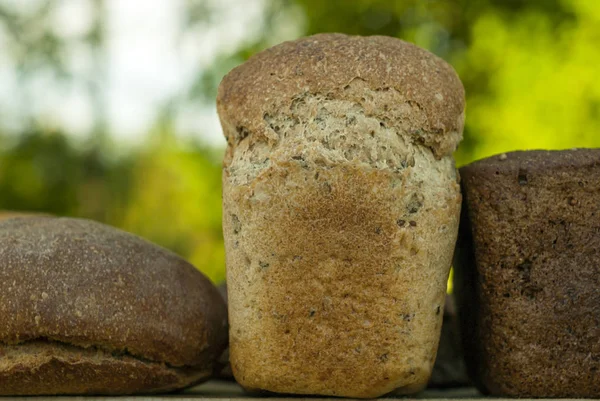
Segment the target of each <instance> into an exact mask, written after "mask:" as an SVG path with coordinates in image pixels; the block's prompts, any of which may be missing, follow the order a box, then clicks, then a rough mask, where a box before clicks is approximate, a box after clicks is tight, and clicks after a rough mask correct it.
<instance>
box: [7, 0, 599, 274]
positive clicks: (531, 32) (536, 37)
mask: <svg viewBox="0 0 600 401" xmlns="http://www.w3.org/2000/svg"><path fill="white" fill-rule="evenodd" d="M38 3H39V7H38V8H35V9H34V10H33V11H32V12H31V13H29V14H27V15H20V14H17V13H15V12H13V11H12V10H11V9H10V7H8V6H7V5H6V4H5V2H2V1H0V30H1V31H2V32H6V33H7V37H8V38H9V39H8V40H9V46H8V47H6V48H4V49H2V50H3V56H4V57H8V58H9V59H11V60H12V62H13V64H15V65H17V66H18V68H19V71H20V74H19V80H20V81H19V82H20V83H22V85H23V88H24V90H23V93H20V94H18V95H19V96H21V97H24V99H21V101H24V102H27V99H28V97H33V96H38V95H39V94H38V93H28V92H27V90H25V88H27V87H28V86H27V81H28V79H35V77H36V75H39V74H46V75H47V74H48V71H50V73H51V75H52V76H54V77H55V78H56V79H57V80H60V81H64V82H67V83H69V84H73V82H79V83H80V84H83V85H84V87H85V88H87V90H88V92H89V96H90V97H91V98H92V99H95V100H93V104H94V107H95V117H94V118H95V119H96V122H95V124H94V127H95V128H94V135H93V137H92V138H90V139H89V140H87V141H83V143H81V142H79V143H75V142H74V141H73V140H72V136H71V135H70V133H68V132H60V131H59V130H56V129H52V128H50V127H47V126H45V125H44V123H43V122H41V121H29V120H27V121H23V124H22V125H23V127H24V128H22V130H21V132H19V134H18V135H16V136H15V135H14V134H11V135H8V134H7V133H5V132H2V129H1V127H2V122H1V121H0V209H18V210H35V211H45V212H50V213H54V214H60V215H71V216H80V217H87V218H93V219H96V220H100V221H104V222H107V223H109V224H113V225H115V226H118V227H121V228H123V229H126V230H129V231H131V232H134V233H137V234H139V235H142V236H144V237H146V238H148V239H150V240H152V241H155V242H157V243H159V244H161V245H163V246H165V247H167V248H169V249H172V250H173V251H175V252H177V253H179V254H181V255H182V256H184V257H186V258H188V259H189V260H191V262H192V263H194V264H195V265H196V266H197V267H198V268H200V269H201V270H202V271H203V272H205V273H206V274H207V275H208V276H209V277H210V278H211V279H213V280H215V281H220V280H222V279H223V278H224V261H223V244H222V238H221V236H222V233H221V208H220V199H221V188H220V183H221V181H220V180H221V178H220V158H221V154H222V150H221V149H211V148H207V147H206V146H205V145H204V144H202V143H201V142H194V141H184V140H181V139H180V136H179V135H178V132H177V130H176V129H175V128H174V127H175V125H174V124H173V118H172V113H170V110H171V111H172V108H173V107H178V105H181V102H200V103H203V104H212V103H213V102H214V97H215V95H216V89H217V87H218V83H219V81H220V80H221V78H222V77H223V75H224V74H225V73H227V72H228V71H229V70H230V69H231V68H232V67H234V66H235V65H238V64H239V63H241V62H243V60H245V59H247V58H248V57H250V56H251V55H252V54H254V53H256V52H257V51H259V50H262V49H264V48H266V47H268V46H271V45H273V44H275V43H277V42H279V41H281V40H284V39H288V38H290V36H291V37H293V36H296V35H297V33H298V32H300V33H303V34H312V33H317V32H327V31H337V32H345V33H350V34H361V35H373V34H379V35H389V36H395V37H399V38H403V39H405V40H408V41H412V42H414V43H416V44H418V45H420V46H422V47H425V48H427V49H429V50H431V51H432V52H434V53H435V54H438V55H439V56H440V57H443V58H444V59H446V60H448V61H449V62H450V63H452V64H453V65H454V66H455V68H456V70H457V71H458V73H459V75H460V76H461V79H462V81H463V82H464V85H465V88H466V93H467V123H466V127H465V139H464V141H463V143H462V144H461V147H460V148H459V150H458V152H457V154H456V157H457V160H458V163H459V164H464V163H468V162H470V161H472V160H475V159H478V158H481V157H485V156H489V155H491V154H495V153H500V152H505V151H510V150H515V149H531V148H570V147H577V146H581V147H600V79H598V72H599V67H598V66H599V65H600V46H599V45H598V44H599V43H600V2H598V1H594V0H539V1H528V0H452V1H442V0H405V1H388V0H353V1H347V0H329V1H322V0H265V4H266V7H265V9H264V18H263V20H262V23H263V25H262V27H261V29H260V30H259V31H258V34H257V35H254V36H252V37H251V38H248V40H245V41H243V43H241V44H240V46H239V47H238V48H237V49H235V51H227V52H223V53H221V54H218V55H217V56H216V57H215V60H214V62H213V64H212V65H211V66H209V67H208V68H204V69H202V70H201V71H198V74H197V78H196V79H195V81H194V82H192V83H191V84H190V86H189V89H188V90H187V91H186V93H183V94H179V95H178V97H177V102H179V103H177V102H174V103H173V104H169V105H166V106H165V110H163V113H162V114H160V115H159V118H157V119H156V124H155V128H154V129H153V131H152V132H150V133H149V135H148V141H147V143H145V144H144V145H143V146H142V147H140V148H132V149H128V150H127V151H123V150H121V149H119V148H118V144H117V143H111V142H110V141H108V140H107V139H106V138H109V137H111V135H108V134H110V133H109V132H107V129H108V128H107V127H109V126H110V124H108V121H106V118H107V117H106V114H105V112H104V109H105V107H106V105H105V104H104V103H103V99H102V96H101V91H100V90H99V88H100V87H101V86H102V85H103V79H104V78H103V77H104V70H103V57H105V55H104V53H103V46H104V45H105V43H104V40H105V37H104V36H105V35H104V32H103V30H102V26H103V23H104V22H103V18H105V15H104V13H102V7H103V2H102V0H93V1H92V3H93V5H94V10H95V12H96V17H95V19H94V21H93V23H92V25H91V27H90V29H89V31H88V32H87V33H85V34H84V35H83V36H81V37H78V38H75V39H74V38H63V37H61V36H60V35H58V34H56V32H55V31H54V30H53V29H52V26H51V24H49V23H48V20H47V18H48V15H49V14H51V11H52V9H53V7H57V6H59V5H60V4H61V2H60V1H58V0H46V1H38ZM184 4H185V7H186V9H187V18H185V19H184V20H183V23H182V28H181V29H182V30H189V29H194V27H197V26H199V25H200V26H202V25H204V26H206V25H209V24H218V23H219V21H218V18H216V17H215V16H213V15H211V7H210V3H209V2H205V1H203V0H199V1H191V0H187V1H186V2H184ZM242 6H243V2H242V1H240V7H242ZM82 44H84V45H85V46H87V47H88V48H89V49H91V52H90V54H91V56H90V57H92V58H93V59H94V62H93V63H92V64H93V65H94V68H93V69H92V70H90V71H87V72H86V73H85V74H83V75H82V74H79V73H77V72H76V71H74V70H72V69H71V68H70V67H69V63H68V62H66V61H65V60H66V59H67V58H66V55H68V53H69V51H70V49H71V48H72V47H73V46H80V45H82ZM169 108H170V109H169Z"/></svg>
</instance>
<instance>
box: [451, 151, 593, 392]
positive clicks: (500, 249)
mask: <svg viewBox="0 0 600 401" xmlns="http://www.w3.org/2000/svg"><path fill="white" fill-rule="evenodd" d="M461 176H462V186H463V193H464V207H463V212H464V213H463V221H462V223H461V234H460V237H461V238H460V240H459V245H458V247H457V261H456V263H455V265H454V266H455V268H456V274H455V294H456V295H457V296H458V297H457V299H458V306H459V308H458V311H459V317H460V320H461V323H462V334H463V340H464V341H463V343H464V346H465V349H466V351H465V355H466V356H467V367H468V369H469V372H470V374H471V376H472V378H473V379H474V380H475V383H476V384H477V386H478V387H479V389H480V390H481V391H483V392H484V393H487V394H492V395H495V396H513V397H544V398H545V397H548V398H551V397H569V398H585V397H589V398H598V397H600V214H599V213H600V149H577V150H565V151H525V152H514V153H508V154H503V155H499V156H493V157H491V158H487V159H484V160H480V161H477V162H475V163H473V164H470V165H468V166H466V167H463V168H462V169H461Z"/></svg>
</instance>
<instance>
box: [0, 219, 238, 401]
mask: <svg viewBox="0 0 600 401" xmlns="http://www.w3.org/2000/svg"><path fill="white" fill-rule="evenodd" d="M0 321H1V322H2V324H0V395H41V394H132V393H154V392H164V391H170V390H176V389H180V388H183V387H186V386H189V385H191V384H194V383H197V382H200V381H202V380H205V379H207V378H208V377H209V376H210V375H211V374H212V373H213V367H214V364H215V361H216V359H217V358H218V357H219V355H220V354H221V352H222V351H223V349H224V348H225V346H226V342H227V323H226V310H225V305H224V302H223V300H222V299H221V296H220V295H219V293H218V292H217V289H216V288H215V287H214V286H213V285H212V284H211V283H210V282H209V281H208V279H206V278H205V277H204V276H203V275H202V274H201V273H200V272H198V271H197V270H196V269H195V268H194V267H193V266H191V265H190V264H188V263H187V262H185V261H184V260H182V259H181V258H179V257H178V256H176V255H174V254H172V253H170V252H169V251H167V250H164V249H162V248H159V247H157V246H155V245H152V244H150V243H148V242H146V241H144V240H142V239H140V238H137V237H135V236H133V235H130V234H127V233H124V232H121V231H119V230H116V229H113V228H110V227H108V226H105V225H102V224H99V223H94V222H90V221H85V220H77V219H62V218H61V219H59V218H48V217H28V218H12V219H9V220H5V221H3V222H1V223H0Z"/></svg>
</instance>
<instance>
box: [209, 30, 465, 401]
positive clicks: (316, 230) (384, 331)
mask: <svg viewBox="0 0 600 401" xmlns="http://www.w3.org/2000/svg"><path fill="white" fill-rule="evenodd" d="M217 107H218V111H219V115H220V118H221V123H222V126H223V129H224V133H225V136H226V137H227V140H228V149H227V153H226V156H225V161H224V171H223V206H224V216H223V227H224V236H225V246H226V261H227V269H228V273H227V274H228V278H227V282H228V295H229V318H230V324H231V329H230V342H231V347H230V353H231V355H230V358H231V364H232V369H233V373H234V375H235V377H236V379H237V381H238V382H240V383H241V384H242V385H243V386H244V387H246V388H248V389H256V390H268V391H271V392H280V393H296V394H321V395H336V396H349V397H375V396H379V395H382V394H385V393H388V392H391V391H392V390H394V389H396V388H400V390H399V392H401V393H413V392H416V391H418V390H420V389H422V388H423V387H425V386H426V384H427V380H428V379H429V376H430V374H431V368H432V366H433V362H434V360H435V354H436V349H437V345H438V339H439V334H440V327H441V323H442V316H443V310H444V299H445V289H446V280H447V277H448V270H449V267H450V264H451V258H452V253H453V249H454V244H455V239H456V234H457V230H458V217H459V210H460V200H461V195H460V191H459V185H458V176H457V173H456V170H455V167H454V161H453V159H452V156H451V153H452V151H453V150H454V149H455V148H456V146H457V144H458V142H459V140H460V138H461V136H462V126H463V118H464V92H463V88H462V85H461V83H460V80H459V79H458V77H457V76H456V74H455V73H454V71H453V70H452V68H451V67H450V66H448V65H447V64H446V63H445V62H444V61H442V60H441V59H439V58H437V57H435V56H434V55H432V54H430V53H428V52H426V51H424V50H422V49H419V48H417V47H416V46H414V45H411V44H408V43H406V42H403V41H400V40H398V39H393V38H385V37H368V38H364V37H352V36H345V35H339V34H323V35H316V36H312V37H308V38H303V39H300V40H297V41H294V42H287V43H283V44H281V45H278V46H275V47H274V48H272V49H269V50H267V51H265V52H262V53H259V54H258V55H256V56H254V57H252V58H250V59H249V60H248V62H246V63H245V64H243V65H242V66H240V67H238V68H236V69H234V70H233V71H232V72H231V73H230V74H228V75H227V76H226V77H225V78H224V80H223V82H222V83H221V86H220V88H219V95H218V101H217Z"/></svg>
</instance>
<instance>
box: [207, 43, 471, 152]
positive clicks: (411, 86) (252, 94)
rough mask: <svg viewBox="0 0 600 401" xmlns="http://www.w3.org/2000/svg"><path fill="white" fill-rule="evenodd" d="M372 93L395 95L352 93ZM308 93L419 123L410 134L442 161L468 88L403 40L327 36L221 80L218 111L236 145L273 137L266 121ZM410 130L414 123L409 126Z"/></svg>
mask: <svg viewBox="0 0 600 401" xmlns="http://www.w3.org/2000/svg"><path fill="white" fill-rule="evenodd" d="M357 80H358V81H362V82H364V84H365V85H364V86H365V87H366V88H367V89H368V90H371V91H380V92H385V91H392V92H394V93H396V94H397V95H398V96H396V97H394V98H393V99H391V101H387V100H383V101H377V99H375V101H374V102H373V103H374V104H369V103H370V100H373V99H370V98H368V97H365V96H363V95H362V94H360V93H356V92H354V91H352V90H350V91H349V90H348V88H349V87H350V85H351V84H352V82H354V81H357ZM306 95H312V96H315V95H323V96H325V97H327V98H335V99H342V100H351V101H353V102H355V103H357V104H360V105H362V106H365V108H366V110H367V111H368V112H369V113H370V115H371V116H373V117H375V118H379V119H386V117H389V116H390V115H393V116H394V117H396V118H393V119H392V121H391V123H392V124H393V123H394V121H393V120H398V117H404V120H406V119H408V120H415V121H414V124H412V125H410V126H409V127H408V131H409V132H408V134H410V135H412V136H413V137H414V139H415V141H417V142H419V143H421V144H424V145H426V146H428V147H430V148H431V149H432V151H433V152H434V154H435V155H436V156H438V157H441V156H444V155H448V154H451V153H452V151H454V149H455V148H456V146H457V145H458V142H459V141H460V138H461V134H462V128H463V120H464V108H465V100H464V89H463V87H462V84H461V82H460V80H459V78H458V76H457V75H456V73H455V72H454V70H453V69H452V67H450V66H449V65H448V64H447V63H446V62H444V61H443V60H442V59H440V58H438V57H436V56H434V55H433V54H431V53H429V52H427V51H425V50H423V49H421V48H419V47H417V46H414V45H412V44H409V43H407V42H404V41H402V40H399V39H395V38H390V37H383V36H371V37H360V36H347V35H342V34H319V35H315V36H310V37H307V38H302V39H298V40H296V41H291V42H285V43H282V44H280V45H278V46H275V47H273V48H270V49H268V50H265V51H263V52H261V53H258V54H257V55H255V56H253V57H251V58H250V59H249V60H248V61H247V62H246V63H244V64H243V65H241V66H239V67H237V68H235V69H234V70H233V71H231V72H230V73H229V74H228V75H227V76H226V77H225V78H224V79H223V82H222V83H221V85H220V87H219V94H218V99H217V107H218V111H219V115H220V116H221V121H222V124H223V126H224V128H225V129H224V131H225V135H226V136H227V137H228V141H229V143H230V144H231V143H236V142H237V141H239V140H240V139H241V138H243V137H244V136H246V135H248V134H251V135H256V136H266V137H268V136H269V135H270V134H271V133H270V132H269V126H268V122H266V121H265V117H268V116H270V115H274V114H279V113H282V112H284V111H285V110H289V109H290V108H291V106H292V104H293V103H294V101H295V100H297V99H298V98H300V97H302V96H306ZM403 129H406V126H403Z"/></svg>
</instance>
